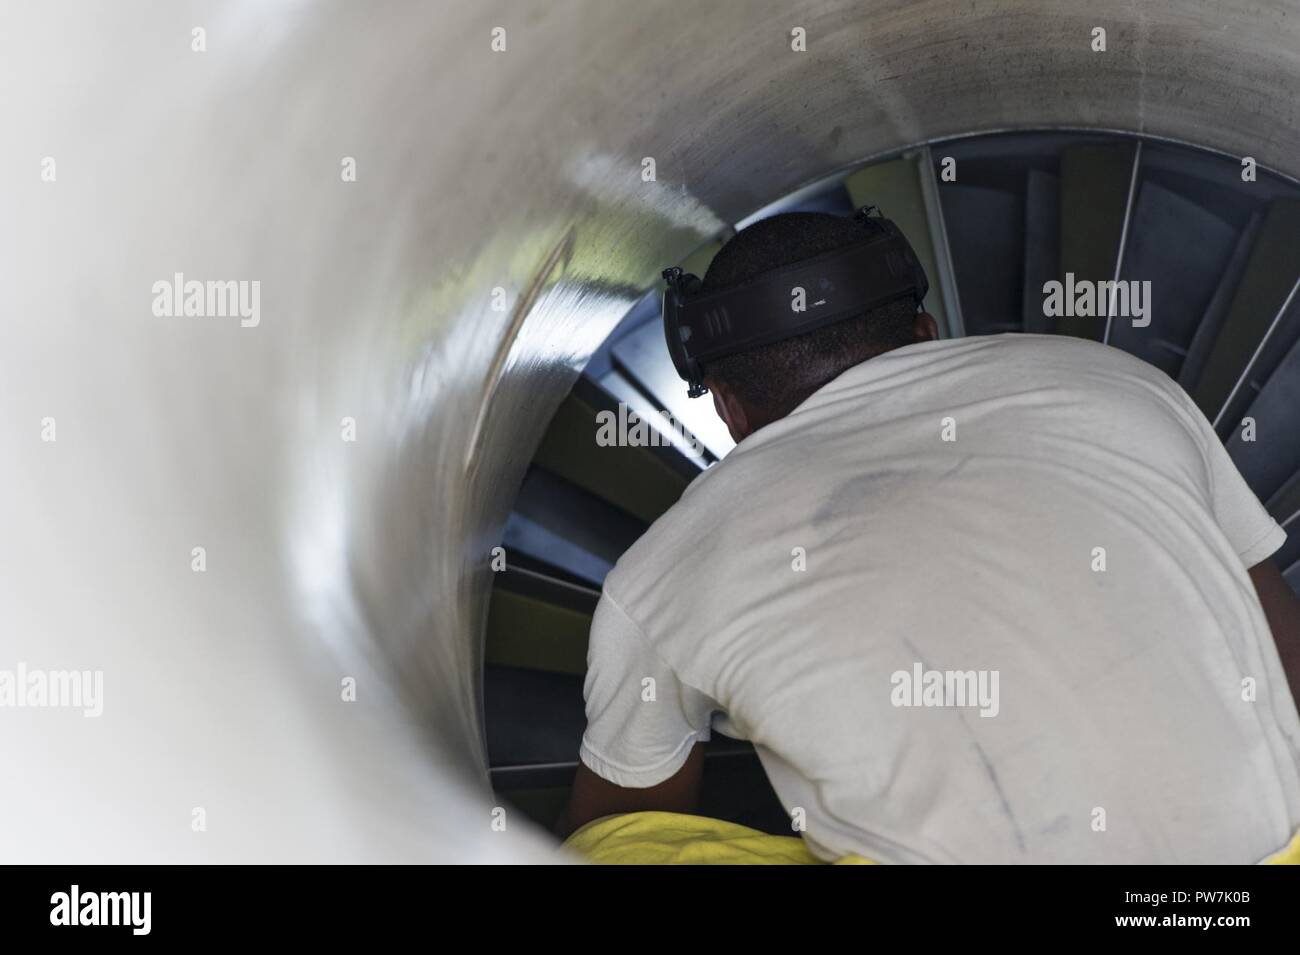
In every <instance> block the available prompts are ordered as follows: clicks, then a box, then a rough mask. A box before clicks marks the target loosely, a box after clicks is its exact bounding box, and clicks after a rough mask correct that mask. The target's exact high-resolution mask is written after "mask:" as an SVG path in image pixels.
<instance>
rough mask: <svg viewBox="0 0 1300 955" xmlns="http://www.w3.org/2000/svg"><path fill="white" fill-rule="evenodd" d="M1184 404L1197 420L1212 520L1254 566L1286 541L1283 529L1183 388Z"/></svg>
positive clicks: (1242, 557)
mask: <svg viewBox="0 0 1300 955" xmlns="http://www.w3.org/2000/svg"><path fill="white" fill-rule="evenodd" d="M1178 390H1179V392H1180V394H1182V396H1183V400H1184V403H1185V407H1187V408H1188V410H1189V412H1190V414H1191V415H1192V417H1193V418H1194V419H1195V421H1196V426H1197V429H1198V433H1199V435H1200V441H1201V448H1202V450H1203V451H1204V453H1205V461H1206V464H1207V466H1208V468H1209V473H1210V501H1211V507H1212V508H1213V511H1214V519H1215V522H1216V523H1217V524H1218V525H1219V529H1220V530H1222V531H1223V533H1224V535H1225V536H1226V537H1227V538H1228V541H1229V543H1231V544H1232V548H1233V550H1235V551H1236V552H1237V556H1238V557H1240V558H1241V562H1242V563H1243V564H1244V565H1245V566H1246V567H1247V568H1250V567H1254V566H1255V565H1256V564H1258V563H1259V562H1260V561H1262V560H1264V559H1265V558H1266V557H1268V556H1269V555H1271V554H1272V553H1273V552H1274V551H1276V550H1277V549H1278V548H1279V547H1281V546H1282V544H1283V543H1285V542H1286V531H1285V530H1284V529H1283V528H1282V526H1281V525H1280V524H1278V522H1277V521H1275V520H1274V519H1273V517H1272V515H1271V514H1269V513H1268V511H1267V510H1266V509H1265V508H1264V505H1263V504H1261V503H1260V501H1259V498H1258V497H1256V496H1255V492H1254V491H1252V490H1251V489H1250V485H1249V484H1247V483H1246V479H1245V478H1243V477H1242V476H1241V472H1240V471H1238V470H1237V465H1236V464H1234V463H1233V461H1232V458H1231V457H1229V456H1228V451H1227V449H1226V448H1224V446H1223V442H1222V441H1220V440H1219V436H1218V434H1216V433H1215V431H1214V428H1213V426H1211V424H1210V422H1209V421H1207V420H1206V418H1205V415H1204V414H1202V413H1201V410H1200V409H1199V408H1198V407H1196V404H1195V403H1194V402H1193V401H1192V400H1191V398H1190V397H1188V396H1187V394H1186V393H1185V392H1183V391H1182V389H1181V388H1180V389H1178Z"/></svg>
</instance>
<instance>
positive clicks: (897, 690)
mask: <svg viewBox="0 0 1300 955" xmlns="http://www.w3.org/2000/svg"><path fill="white" fill-rule="evenodd" d="M998 677H999V673H998V671H997V670H927V669H925V668H924V667H923V666H921V664H919V663H914V664H912V669H911V670H895V671H894V672H893V673H892V674H891V675H890V677H889V682H890V683H891V684H892V685H893V687H894V688H893V690H891V691H890V693H889V702H890V703H892V704H893V705H894V706H970V707H979V711H980V716H984V717H990V716H997V715H998V710H999V709H1001V703H1000V702H999V700H998Z"/></svg>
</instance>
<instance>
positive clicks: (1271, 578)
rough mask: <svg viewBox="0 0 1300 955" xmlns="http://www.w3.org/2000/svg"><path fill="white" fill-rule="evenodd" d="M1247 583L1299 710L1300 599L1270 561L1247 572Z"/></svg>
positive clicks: (1263, 562)
mask: <svg viewBox="0 0 1300 955" xmlns="http://www.w3.org/2000/svg"><path fill="white" fill-rule="evenodd" d="M1250 579H1251V580H1252V581H1253V582H1254V584H1255V593H1256V594H1258V595H1259V602H1260V603H1261V604H1263V606H1264V616H1266V617H1267V618H1268V626H1269V629H1270V630H1272V631H1273V641H1274V642H1275V643H1276V644H1277V654H1278V656H1279V657H1281V658H1282V669H1283V670H1284V671H1285V672H1286V681H1287V683H1288V684H1290V686H1291V697H1292V699H1294V700H1295V702H1296V706H1297V707H1300V597H1297V596H1296V594H1295V592H1294V591H1293V590H1292V589H1291V588H1290V587H1289V586H1288V585H1287V582H1286V581H1285V580H1284V579H1283V578H1282V573H1281V571H1279V570H1278V569H1277V565H1276V564H1274V563H1273V561H1272V560H1265V561H1262V562H1260V563H1258V564H1256V565H1255V566H1254V567H1252V568H1250Z"/></svg>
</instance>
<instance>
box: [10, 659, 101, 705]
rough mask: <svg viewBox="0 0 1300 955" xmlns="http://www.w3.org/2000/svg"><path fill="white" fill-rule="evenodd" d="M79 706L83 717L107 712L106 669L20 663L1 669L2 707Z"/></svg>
mask: <svg viewBox="0 0 1300 955" xmlns="http://www.w3.org/2000/svg"><path fill="white" fill-rule="evenodd" d="M26 707H47V708H50V709H74V710H76V709H79V710H81V711H82V712H81V715H82V716H87V717H96V716H100V715H102V714H103V712H104V671H103V670H39V669H29V668H28V666H27V664H26V663H19V664H18V666H17V667H16V668H15V669H13V670H0V709H5V708H12V709H22V708H26Z"/></svg>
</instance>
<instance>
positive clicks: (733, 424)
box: [704, 379, 749, 444]
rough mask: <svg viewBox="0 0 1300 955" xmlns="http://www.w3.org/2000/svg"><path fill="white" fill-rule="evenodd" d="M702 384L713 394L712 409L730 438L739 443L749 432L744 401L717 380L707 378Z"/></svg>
mask: <svg viewBox="0 0 1300 955" xmlns="http://www.w3.org/2000/svg"><path fill="white" fill-rule="evenodd" d="M704 384H705V385H707V386H708V389H709V392H710V394H712V395H713V410H714V411H716V412H717V413H718V417H719V418H721V419H722V420H723V422H724V423H725V424H726V426H727V430H728V431H730V432H731V440H733V441H735V442H736V443H737V444H739V443H740V441H741V439H743V438H744V437H745V435H747V434H749V415H748V414H747V413H746V412H745V405H744V403H743V402H742V401H741V400H740V399H739V398H738V397H736V393H735V392H733V391H732V390H731V389H730V388H728V387H727V386H726V385H724V384H722V383H720V382H718V381H714V380H713V379H709V380H707V381H705V383H704Z"/></svg>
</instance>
